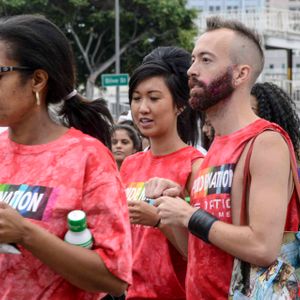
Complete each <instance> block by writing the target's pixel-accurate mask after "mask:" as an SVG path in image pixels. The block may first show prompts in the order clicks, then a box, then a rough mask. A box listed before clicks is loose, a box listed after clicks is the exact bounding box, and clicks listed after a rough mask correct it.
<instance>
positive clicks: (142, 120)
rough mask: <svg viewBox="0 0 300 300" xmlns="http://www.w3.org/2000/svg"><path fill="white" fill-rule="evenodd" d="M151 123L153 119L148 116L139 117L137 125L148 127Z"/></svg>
mask: <svg viewBox="0 0 300 300" xmlns="http://www.w3.org/2000/svg"><path fill="white" fill-rule="evenodd" d="M152 124H153V120H152V119H150V118H140V119H139V125H140V126H141V127H142V128H147V127H150V126H152Z"/></svg>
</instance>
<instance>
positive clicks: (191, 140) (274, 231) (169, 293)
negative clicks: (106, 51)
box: [0, 15, 300, 300]
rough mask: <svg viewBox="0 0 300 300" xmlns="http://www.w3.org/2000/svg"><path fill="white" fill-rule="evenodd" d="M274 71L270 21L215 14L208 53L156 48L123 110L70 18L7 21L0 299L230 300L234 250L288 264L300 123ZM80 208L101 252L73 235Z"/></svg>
mask: <svg viewBox="0 0 300 300" xmlns="http://www.w3.org/2000/svg"><path fill="white" fill-rule="evenodd" d="M54 61H55V64H53V62H54ZM263 67H264V52H263V49H262V46H261V41H260V37H259V35H258V34H257V33H256V32H255V31H254V30H252V29H249V28H247V27H246V26H245V25H243V24H242V23H240V22H238V21H233V20H223V19H220V18H218V17H212V18H209V19H207V29H206V31H205V32H204V33H203V34H202V35H201V36H200V37H199V38H198V40H197V42H196V44H195V47H194V50H193V52H192V54H190V53H188V52H187V51H185V50H184V49H181V48H178V47H175V46H169V47H158V48H156V49H154V50H153V51H152V52H150V53H149V54H148V55H146V56H145V57H144V59H143V60H142V62H141V64H140V65H139V66H138V67H137V68H136V69H135V70H134V71H133V73H132V74H131V76H130V77H131V78H130V82H129V95H128V99H129V104H130V111H128V112H125V113H123V114H122V115H121V116H120V118H119V120H117V121H114V120H113V118H112V116H111V114H110V112H109V110H108V108H107V106H106V103H105V101H104V100H103V99H97V100H94V101H90V100H88V99H85V98H84V97H82V96H81V95H80V94H79V93H78V92H77V91H76V89H75V86H76V67H75V64H74V57H73V51H72V49H71V47H70V44H69V42H68V40H67V38H66V37H65V35H64V34H63V33H62V31H61V30H60V29H59V28H58V27H57V26H56V25H55V24H53V23H52V22H50V21H49V20H47V19H46V18H44V17H42V16H34V15H20V16H14V17H8V18H0V92H1V93H0V126H7V127H8V130H7V131H5V132H3V133H1V134H0V158H1V162H2V163H1V167H2V168H1V173H0V271H1V272H0V279H1V289H0V299H3V300H5V299H16V300H18V299H33V300H34V299H45V300H46V299H130V300H141V299H156V300H171V299H182V300H184V299H187V300H195V299H199V300H201V299H204V300H206V299H228V296H229V293H230V292H229V291H232V289H233V287H232V284H231V278H232V270H233V267H234V266H233V262H234V258H238V259H240V260H241V261H243V262H245V263H247V264H249V265H255V266H259V267H265V268H267V267H268V266H270V265H272V264H273V263H274V261H276V259H277V257H278V255H279V252H280V247H281V241H282V237H283V233H284V231H294V232H295V231H297V230H298V227H299V219H298V212H299V211H298V210H299V207H298V201H300V199H299V197H300V195H299V193H300V188H299V177H298V175H297V176H296V175H295V171H294V170H295V167H296V166H297V161H298V162H299V160H300V119H299V117H298V115H297V113H296V108H295V104H294V102H293V100H292V99H291V97H290V96H289V95H288V94H287V93H286V92H284V91H283V90H282V89H281V88H279V87H278V86H276V85H275V84H273V83H270V82H264V83H259V82H257V79H258V77H259V75H260V74H261V72H262V70H263ZM52 105H55V106H56V107H57V110H56V112H55V113H56V116H55V117H53V113H50V108H49V107H50V106H52ZM199 123H200V124H201V126H200V128H199ZM200 136H201V138H200ZM199 140H201V143H200V144H201V146H202V147H204V148H205V149H206V150H207V153H206V151H202V148H200V146H199ZM197 148H198V149H197ZM246 178H247V179H248V178H250V180H246ZM78 209H79V210H83V211H84V212H85V213H86V216H87V224H88V228H89V229H90V231H91V233H92V236H93V241H94V242H93V248H92V249H87V248H84V247H79V246H76V245H72V244H68V243H66V242H65V241H64V240H63V237H64V234H65V233H66V231H67V214H68V213H69V212H70V211H72V210H78ZM2 244H13V245H16V247H17V248H18V250H19V251H20V252H21V254H8V253H5V251H4V250H3V249H2V248H1V245H2ZM1 252H3V253H1ZM299 263H300V262H299ZM290 273H292V271H291V272H290ZM284 287H285V286H284ZM233 292H235V291H233ZM243 297H245V298H243V299H246V294H244V295H243ZM239 299H242V298H239ZM247 299H248V298H247ZM249 299H250V298H249ZM295 299H296V298H295Z"/></svg>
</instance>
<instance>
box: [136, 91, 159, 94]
mask: <svg viewBox="0 0 300 300" xmlns="http://www.w3.org/2000/svg"><path fill="white" fill-rule="evenodd" d="M133 93H138V94H139V93H140V92H139V91H134V92H133ZM147 93H148V94H150V93H162V91H160V90H150V91H148V92H147Z"/></svg>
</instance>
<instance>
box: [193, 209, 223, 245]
mask: <svg viewBox="0 0 300 300" xmlns="http://www.w3.org/2000/svg"><path fill="white" fill-rule="evenodd" d="M216 221H218V219H217V218H216V217H215V216H213V215H211V214H210V213H208V212H206V211H204V210H202V209H198V210H196V211H195V212H194V213H193V214H192V216H191V218H190V220H189V224H188V230H189V231H190V232H191V233H192V234H193V235H195V236H196V237H198V238H200V239H201V240H203V241H204V242H206V243H209V240H208V234H209V231H210V228H211V226H212V224H213V223H214V222H216Z"/></svg>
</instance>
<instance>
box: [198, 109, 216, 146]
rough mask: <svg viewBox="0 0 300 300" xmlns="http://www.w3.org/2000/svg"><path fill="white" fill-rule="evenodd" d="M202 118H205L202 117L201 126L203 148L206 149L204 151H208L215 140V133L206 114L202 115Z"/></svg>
mask: <svg viewBox="0 0 300 300" xmlns="http://www.w3.org/2000/svg"><path fill="white" fill-rule="evenodd" d="M202 116H203V117H202V123H203V125H202V126H201V139H202V146H203V147H204V149H206V150H208V149H209V147H210V145H211V144H212V142H213V140H214V137H215V131H214V129H213V127H212V126H211V124H210V121H209V120H208V119H207V117H206V116H205V114H202Z"/></svg>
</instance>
